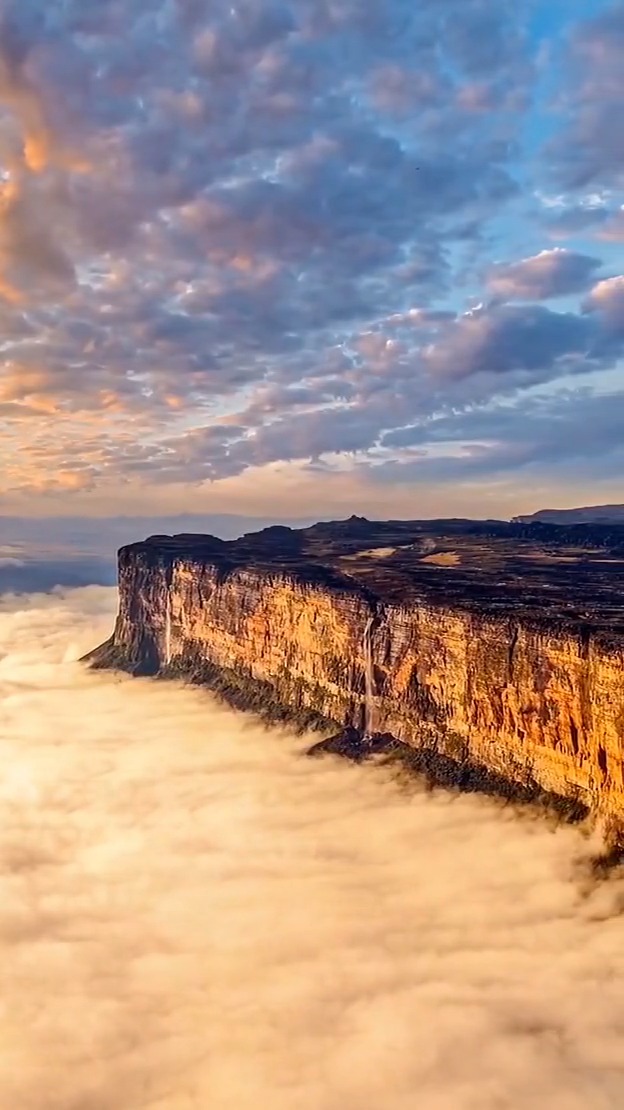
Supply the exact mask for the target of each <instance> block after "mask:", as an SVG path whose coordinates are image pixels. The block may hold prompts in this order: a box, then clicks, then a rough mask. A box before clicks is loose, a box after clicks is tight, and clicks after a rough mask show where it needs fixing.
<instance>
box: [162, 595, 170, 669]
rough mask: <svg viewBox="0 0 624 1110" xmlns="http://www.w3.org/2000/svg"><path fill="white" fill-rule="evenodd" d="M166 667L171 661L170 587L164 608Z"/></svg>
mask: <svg viewBox="0 0 624 1110" xmlns="http://www.w3.org/2000/svg"><path fill="white" fill-rule="evenodd" d="M163 662H164V664H165V666H166V667H168V666H169V664H170V662H171V588H170V587H169V588H168V589H167V607H166V609H165V656H164V660H163Z"/></svg>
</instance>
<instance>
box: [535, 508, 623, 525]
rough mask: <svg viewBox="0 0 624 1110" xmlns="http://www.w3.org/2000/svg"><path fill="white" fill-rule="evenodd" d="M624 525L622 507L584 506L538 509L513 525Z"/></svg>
mask: <svg viewBox="0 0 624 1110" xmlns="http://www.w3.org/2000/svg"><path fill="white" fill-rule="evenodd" d="M534 521H539V522H540V523H542V524H617V523H619V524H624V505H586V506H585V507H584V508H581V509H540V510H539V512H537V513H529V514H528V515H525V516H516V517H514V518H513V522H514V523H519V524H532V523H533V522H534Z"/></svg>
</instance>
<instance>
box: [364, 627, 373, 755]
mask: <svg viewBox="0 0 624 1110" xmlns="http://www.w3.org/2000/svg"><path fill="white" fill-rule="evenodd" d="M374 623H375V618H374V617H369V618H368V620H367V622H366V628H365V629H364V683H365V686H364V739H365V740H368V739H370V737H371V736H372V735H373V731H374V727H375V716H374V715H375V707H374V705H373V697H374V693H375V680H374V676H373V643H372V639H373V625H374Z"/></svg>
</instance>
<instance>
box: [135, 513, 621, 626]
mask: <svg viewBox="0 0 624 1110" xmlns="http://www.w3.org/2000/svg"><path fill="white" fill-rule="evenodd" d="M141 549H142V550H143V553H144V554H145V555H146V556H147V557H148V558H154V559H156V560H159V561H160V560H162V559H163V558H164V559H169V558H171V559H173V558H176V557H179V558H185V559H188V560H190V561H192V562H200V563H201V562H210V563H213V564H216V565H217V566H219V568H220V569H221V570H222V571H223V573H224V574H227V573H229V572H231V571H234V570H236V569H240V568H243V567H248V568H249V567H254V568H257V569H258V570H262V571H263V572H271V571H273V572H278V571H282V572H286V573H289V574H291V575H292V576H294V577H296V578H300V579H301V580H302V581H305V582H308V583H309V582H316V583H319V584H321V583H322V584H323V585H325V586H326V587H328V588H336V589H344V590H353V589H356V590H358V591H361V592H363V593H365V594H366V596H367V597H368V598H369V599H370V600H371V601H373V602H377V603H381V604H407V605H410V604H423V603H426V604H433V605H443V606H454V607H458V608H461V609H464V610H465V609H468V610H473V611H475V612H479V613H489V614H491V615H498V616H509V617H512V616H513V617H514V618H516V619H522V620H523V621H524V622H525V623H529V624H530V623H535V624H537V625H539V626H540V627H542V628H543V627H544V625H545V624H546V625H549V626H551V627H553V628H554V627H557V626H565V627H566V628H567V630H568V631H571V630H574V629H576V630H578V631H579V632H581V633H587V634H589V633H590V632H591V633H592V634H593V635H594V636H596V635H598V636H599V637H600V639H602V640H613V641H615V643H616V644H618V645H620V646H621V644H622V642H623V641H624V524H604V525H603V524H600V525H598V524H577V525H572V526H563V525H553V524H541V523H531V524H523V523H509V522H506V521H469V520H437V521H436V520H433V521H418V520H416V521H404V520H400V521H369V520H366V519H364V518H362V517H351V518H350V519H349V520H345V521H333V522H328V523H319V524H315V525H313V526H312V527H310V528H305V529H301V530H294V529H289V528H284V527H281V526H276V527H271V528H266V529H264V530H263V531H261V532H257V533H251V534H248V535H246V536H243V537H241V539H238V540H232V541H229V542H226V541H223V540H219V539H217V538H216V537H213V536H201V535H178V536H152V537H150V538H149V539H148V540H146V541H144V542H143V543H141V544H133V545H131V548H130V549H125V550H126V551H128V550H132V551H134V552H136V551H137V550H141Z"/></svg>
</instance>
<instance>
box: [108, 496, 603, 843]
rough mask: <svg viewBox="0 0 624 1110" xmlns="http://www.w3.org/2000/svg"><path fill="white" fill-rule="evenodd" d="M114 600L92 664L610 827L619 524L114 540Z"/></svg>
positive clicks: (365, 526) (394, 527)
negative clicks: (342, 735)
mask: <svg viewBox="0 0 624 1110" xmlns="http://www.w3.org/2000/svg"><path fill="white" fill-rule="evenodd" d="M119 595H120V600H119V614H118V617H117V621H116V624H115V629H114V632H113V635H112V636H111V638H110V639H109V640H108V641H107V642H106V643H105V644H103V645H101V646H100V647H99V648H96V649H95V651H93V652H92V653H90V655H89V656H87V657H86V658H87V662H88V663H90V665H92V666H95V667H115V668H121V669H124V670H129V671H131V672H133V673H136V674H152V675H154V674H162V675H167V676H179V677H183V676H185V677H188V678H190V679H192V680H193V681H199V682H205V683H206V684H207V685H208V686H210V687H211V688H212V689H214V690H217V691H220V692H221V693H222V694H223V695H224V696H225V697H226V698H227V699H228V700H229V701H230V702H232V703H233V704H235V705H237V706H238V707H240V708H252V709H255V710H256V711H261V712H263V713H264V714H265V715H267V716H269V717H271V718H272V719H288V718H291V719H292V718H294V719H296V720H297V721H298V722H299V723H300V724H301V725H302V726H304V727H308V726H314V725H319V726H322V727H326V728H329V727H333V726H337V727H339V728H344V727H346V726H354V727H355V728H356V729H359V730H362V731H365V732H366V733H367V734H372V733H378V734H381V733H385V734H391V735H392V736H393V737H395V738H396V739H397V740H398V741H401V742H403V743H404V744H406V745H408V746H410V748H411V749H413V750H414V751H422V750H424V749H426V750H427V751H431V750H435V751H436V752H437V753H438V754H439V755H440V756H441V757H442V758H443V759H446V760H451V761H452V762H453V763H454V764H456V765H458V766H465V765H467V764H469V765H470V766H473V767H481V768H484V769H485V771H486V773H487V774H491V775H492V776H494V777H495V778H501V779H504V780H505V781H508V782H511V783H515V784H518V786H519V787H520V788H523V784H524V786H525V785H526V784H530V785H531V789H532V788H533V786H536V787H537V788H539V789H540V790H543V791H545V792H551V793H553V794H555V795H557V796H559V797H561V798H564V799H571V800H572V799H576V800H577V801H578V802H579V804H581V805H582V806H586V807H587V808H588V809H590V810H592V811H594V813H595V814H597V815H598V816H599V817H600V818H601V819H603V820H604V822H605V823H606V826H607V828H608V829H609V830H616V831H617V830H620V829H624V779H623V771H624V758H623V756H624V604H623V597H624V525H620V524H605V525H594V524H579V525H574V526H569V527H564V526H558V525H553V524H546V523H539V522H538V523H530V524H523V523H521V522H518V523H507V522H501V521H462V520H452V521H386V522H373V521H368V520H365V519H363V518H359V517H352V518H351V519H350V520H347V521H338V522H327V523H320V524H317V525H314V526H313V527H311V528H306V529H301V530H297V531H295V530H292V529H289V528H283V527H274V528H267V529H264V530H263V531H262V532H258V533H255V534H251V535H247V536H243V537H242V538H241V539H239V540H235V541H230V542H225V541H222V540H219V539H217V538H216V537H212V536H199V535H178V536H152V537H150V538H149V539H147V540H145V541H144V542H142V543H135V544H131V545H130V546H127V547H124V548H122V549H121V551H120V552H119ZM613 835H616V833H614V834H613ZM617 836H618V837H619V836H620V833H619V831H617Z"/></svg>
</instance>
